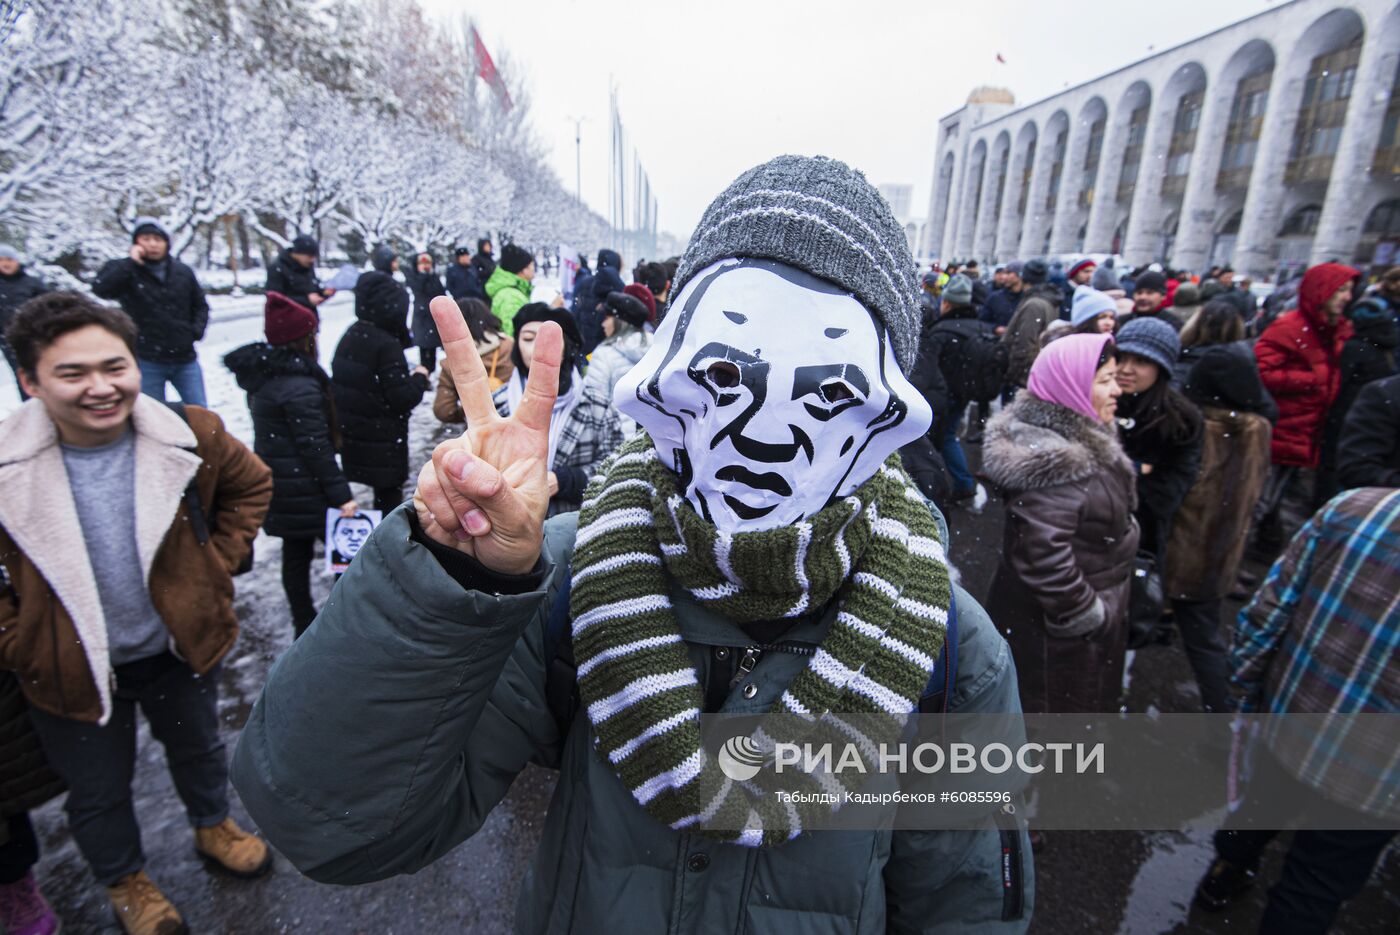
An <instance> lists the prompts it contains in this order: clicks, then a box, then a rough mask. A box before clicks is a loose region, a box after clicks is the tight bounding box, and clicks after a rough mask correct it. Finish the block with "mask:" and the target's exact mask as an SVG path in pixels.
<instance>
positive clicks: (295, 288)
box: [267, 234, 335, 310]
mask: <svg viewBox="0 0 1400 935" xmlns="http://www.w3.org/2000/svg"><path fill="white" fill-rule="evenodd" d="M320 253H321V245H320V244H318V243H317V242H316V238H315V237H309V236H307V235H306V234H298V235H297V238H296V239H295V240H293V241H292V245H291V246H290V247H288V248H286V249H285V250H282V251H281V252H279V253H278V254H277V259H275V260H273V261H272V265H271V266H269V267H268V268H267V291H268V292H276V293H278V294H279V295H285V296H286V297H287V298H289V299H291V300H292V301H293V302H300V303H301V304H302V305H305V306H306V307H307V308H309V309H312V310H314V309H315V308H316V306H318V305H320V304H321V303H322V302H324V301H326V299H329V298H330V297H331V296H333V295H335V289H334V288H330V287H327V288H325V289H322V288H321V281H320V280H319V279H317V278H316V258H317V257H318V256H320Z"/></svg>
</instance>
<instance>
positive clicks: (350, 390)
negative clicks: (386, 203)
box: [331, 270, 428, 502]
mask: <svg viewBox="0 0 1400 935" xmlns="http://www.w3.org/2000/svg"><path fill="white" fill-rule="evenodd" d="M407 315H408V292H407V291H406V290H405V289H404V288H403V287H402V286H401V285H399V283H398V282H397V281H396V280H395V279H394V278H393V277H392V276H390V275H389V274H387V273H384V272H382V271H379V270H376V271H374V272H369V273H365V274H364V275H362V276H361V277H360V281H359V282H357V283H356V284H355V318H356V319H357V320H356V321H355V323H354V324H353V325H351V326H350V327H349V328H347V329H346V331H345V335H344V337H342V338H341V339H340V343H339V344H338V345H336V349H335V357H334V358H332V360H331V385H332V387H333V389H334V393H335V407H336V415H337V417H338V418H339V420H340V434H341V461H342V463H343V464H344V466H345V476H346V477H347V478H348V479H350V480H352V481H357V482H359V483H362V484H369V485H370V486H372V487H389V486H392V485H394V484H402V483H403V482H404V479H405V478H407V477H408V417H409V414H410V413H412V412H413V408H414V407H415V406H417V405H418V403H419V401H421V400H422V398H423V394H424V393H425V392H427V390H428V378H427V377H425V376H423V375H422V374H411V373H410V372H409V369H408V363H407V362H406V361H405V360H404V356H403V350H404V348H405V347H408V346H409V337H408V327H407V324H406V318H407ZM347 499H348V498H347ZM341 502H344V501H341Z"/></svg>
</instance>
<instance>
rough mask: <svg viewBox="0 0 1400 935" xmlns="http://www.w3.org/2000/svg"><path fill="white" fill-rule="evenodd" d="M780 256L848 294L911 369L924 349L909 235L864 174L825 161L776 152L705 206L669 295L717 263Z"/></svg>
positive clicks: (905, 366) (896, 355) (812, 157)
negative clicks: (879, 325) (873, 319)
mask: <svg viewBox="0 0 1400 935" xmlns="http://www.w3.org/2000/svg"><path fill="white" fill-rule="evenodd" d="M729 257H754V258H757V259H766V260H777V261H779V262H781V263H786V264H788V265H789V266H795V267H797V268H798V269H802V270H806V271H807V272H809V273H811V274H812V275H814V276H820V277H821V278H822V279H826V280H828V281H830V282H832V283H835V284H836V285H838V286H840V287H841V288H842V289H846V290H848V291H849V292H850V293H851V294H853V295H854V296H855V297H856V298H857V299H858V300H860V302H861V303H862V304H863V305H864V306H865V307H866V308H867V309H869V310H870V311H871V312H872V313H873V314H874V315H875V316H876V317H877V318H878V319H879V320H880V321H881V322H882V323H883V324H884V326H885V329H886V331H887V332H888V333H889V337H890V345H891V347H893V349H894V354H895V358H896V359H897V360H898V361H899V365H900V367H901V368H903V370H904V372H905V373H909V372H910V370H912V369H913V366H914V358H915V355H916V354H917V353H918V349H919V326H920V322H921V315H920V311H919V278H918V267H916V266H915V265H914V258H913V256H912V255H911V254H910V253H909V242H908V240H907V239H906V238H905V235H904V230H903V228H901V227H900V226H899V223H898V222H897V221H895V219H894V214H893V212H891V211H890V206H889V205H888V204H887V203H886V202H885V199H884V198H883V197H882V196H881V195H880V193H879V191H877V190H876V189H875V187H874V186H873V185H871V184H870V183H869V182H867V181H866V180H865V176H864V175H862V174H861V173H859V172H857V171H856V170H854V169H852V168H851V167H850V166H847V165H846V164H845V163H843V162H838V161H837V160H835V159H828V158H826V157H824V156H791V155H788V156H778V157H777V158H775V159H772V160H770V161H768V162H765V163H764V164H763V165H761V166H756V167H754V168H752V169H750V170H749V171H747V172H745V173H744V174H743V175H741V176H739V177H738V178H737V179H735V180H734V181H733V182H732V183H731V184H730V186H729V187H728V188H727V189H725V190H724V191H723V192H722V193H721V194H720V196H719V197H718V198H716V199H715V200H714V201H713V202H711V203H710V206H709V208H707V209H706V210H705V214H704V216H703V217H702V218H701V219H700V224H699V226H698V227H696V228H695V232H694V233H693V234H692V235H691V237H690V243H689V245H688V246H687V247H686V250H685V254H684V255H683V256H682V257H681V262H680V267H679V268H678V269H677V271H676V277H675V284H674V286H673V287H672V294H673V295H679V294H680V292H681V290H682V289H684V288H685V284H686V282H687V281H689V280H690V278H691V277H692V276H694V275H695V274H696V273H698V272H700V271H701V270H703V269H705V268H706V267H708V266H709V265H710V264H712V263H715V262H716V261H718V260H723V259H727V258H729Z"/></svg>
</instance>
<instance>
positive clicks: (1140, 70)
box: [919, 0, 1400, 277]
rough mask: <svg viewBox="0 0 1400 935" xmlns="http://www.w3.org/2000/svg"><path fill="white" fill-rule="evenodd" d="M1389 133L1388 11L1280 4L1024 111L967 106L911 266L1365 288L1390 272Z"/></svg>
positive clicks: (1395, 165) (1397, 227)
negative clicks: (1326, 277)
mask: <svg viewBox="0 0 1400 935" xmlns="http://www.w3.org/2000/svg"><path fill="white" fill-rule="evenodd" d="M1398 123H1400V3H1397V2H1396V0H1353V2H1350V3H1348V4H1347V5H1345V6H1340V5H1338V4H1337V3H1336V2H1335V0H1292V2H1289V3H1281V4H1279V5H1278V6H1276V7H1273V8H1271V9H1269V10H1267V11H1265V12H1263V13H1259V14H1258V15H1256V16H1251V17H1249V18H1248V19H1245V20H1241V21H1240V22H1238V23H1235V24H1233V25H1230V26H1226V27H1225V28H1223V29H1218V30H1216V31H1215V32H1212V33H1210V34H1208V35H1205V36H1201V37H1200V38H1198V39H1194V40H1192V41H1190V42H1187V43H1184V44H1183V45H1179V46H1177V47H1175V48H1172V49H1168V50H1166V51H1164V52H1159V53H1156V54H1154V55H1152V56H1150V57H1148V58H1145V59H1143V60H1141V61H1139V62H1136V63H1134V64H1132V65H1129V66H1127V67H1126V68H1121V69H1119V70H1117V71H1114V72H1110V73H1109V74H1106V75H1103V76H1101V77H1099V78H1095V79H1094V80H1092V81H1088V82H1085V83H1084V84H1081V85H1079V86H1077V87H1074V88H1069V89H1067V90H1065V91H1063V92H1061V93H1059V94H1056V95H1054V96H1052V97H1048V98H1046V99H1044V100H1041V101H1037V102H1036V103H1034V104H1029V105H1026V106H1023V107H1018V106H1017V105H1016V103H1015V99H1014V98H1013V97H1012V95H1011V93H1010V92H1009V91H1005V90H1003V89H999V88H977V89H975V90H974V91H973V92H972V94H971V95H970V96H969V97H968V100H967V104H966V105H965V106H963V107H962V108H960V109H958V110H957V111H954V112H953V113H951V114H948V115H947V116H946V117H944V118H943V119H942V120H941V121H939V126H938V140H937V148H936V150H935V152H936V158H935V162H934V173H933V186H932V197H931V198H930V202H929V209H928V215H927V217H928V222H927V224H926V225H925V232H924V237H923V242H922V249H921V250H920V251H919V252H920V253H922V254H923V255H925V256H930V257H940V258H943V259H945V260H949V259H961V260H966V259H969V258H973V257H976V258H977V259H979V260H980V261H982V262H983V263H984V264H985V263H999V262H1006V261H1009V260H1013V259H1028V258H1030V257H1035V256H1047V255H1060V254H1073V253H1121V254H1123V255H1124V256H1125V257H1126V259H1127V260H1128V261H1129V262H1130V263H1133V264H1140V263H1145V262H1149V261H1152V260H1160V261H1166V262H1168V263H1169V264H1170V265H1172V266H1174V267H1180V268H1185V269H1189V270H1197V271H1203V270H1204V269H1205V268H1206V267H1208V266H1210V265H1211V264H1213V263H1221V264H1224V263H1228V264H1231V265H1232V266H1234V267H1235V268H1236V269H1238V270H1240V271H1241V272H1243V273H1246V274H1248V275H1251V276H1256V277H1273V276H1276V275H1280V274H1287V273H1289V272H1292V271H1295V270H1297V269H1299V268H1301V267H1303V266H1307V265H1311V264H1312V263H1317V262H1322V261H1324V260H1329V259H1339V260H1341V261H1343V262H1347V263H1352V264H1354V265H1357V266H1361V267H1362V268H1365V269H1368V270H1370V271H1372V272H1374V271H1376V270H1378V269H1381V268H1384V267H1386V266H1389V265H1392V264H1393V263H1397V262H1400V139H1398V138H1397V124H1398Z"/></svg>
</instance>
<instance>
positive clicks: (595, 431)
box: [491, 377, 624, 516]
mask: <svg viewBox="0 0 1400 935" xmlns="http://www.w3.org/2000/svg"><path fill="white" fill-rule="evenodd" d="M575 378H576V379H578V377H575ZM491 399H492V402H494V403H495V404H496V411H497V412H499V413H500V414H501V415H503V416H504V415H509V414H510V413H509V407H508V406H507V405H506V390H505V387H501V388H500V389H498V390H496V392H495V393H493V394H491ZM623 439H624V436H623V434H622V424H621V423H620V422H619V421H618V418H617V410H615V409H614V408H613V407H612V400H610V399H607V398H605V397H604V396H603V394H602V393H601V392H600V391H599V390H598V389H597V388H596V387H594V386H591V385H589V384H587V383H585V384H584V385H583V386H582V387H581V388H580V389H579V401H578V405H576V406H574V408H573V411H572V412H570V413H569V421H568V422H566V423H565V424H564V428H563V430H562V431H561V432H560V433H559V445H558V447H556V448H555V449H554V463H553V464H552V465H551V468H552V470H553V471H554V473H555V474H562V473H564V472H565V471H570V472H572V473H574V474H575V475H578V476H579V477H581V480H582V483H581V484H580V485H579V492H580V494H581V493H582V492H583V488H584V487H587V486H588V481H589V480H591V479H592V477H593V475H594V474H595V473H597V470H598V467H599V466H600V465H601V464H602V463H603V459H604V458H606V457H607V456H608V455H610V454H612V452H613V449H614V448H616V447H617V446H618V445H620V444H622V442H623ZM579 472H582V473H581V474H580V473H579ZM579 503H580V501H578V500H564V499H561V498H560V497H557V496H556V497H553V498H551V499H550V501H549V513H548V515H549V516H555V515H557V514H559V513H569V512H572V511H574V510H577V509H578V508H579Z"/></svg>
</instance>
